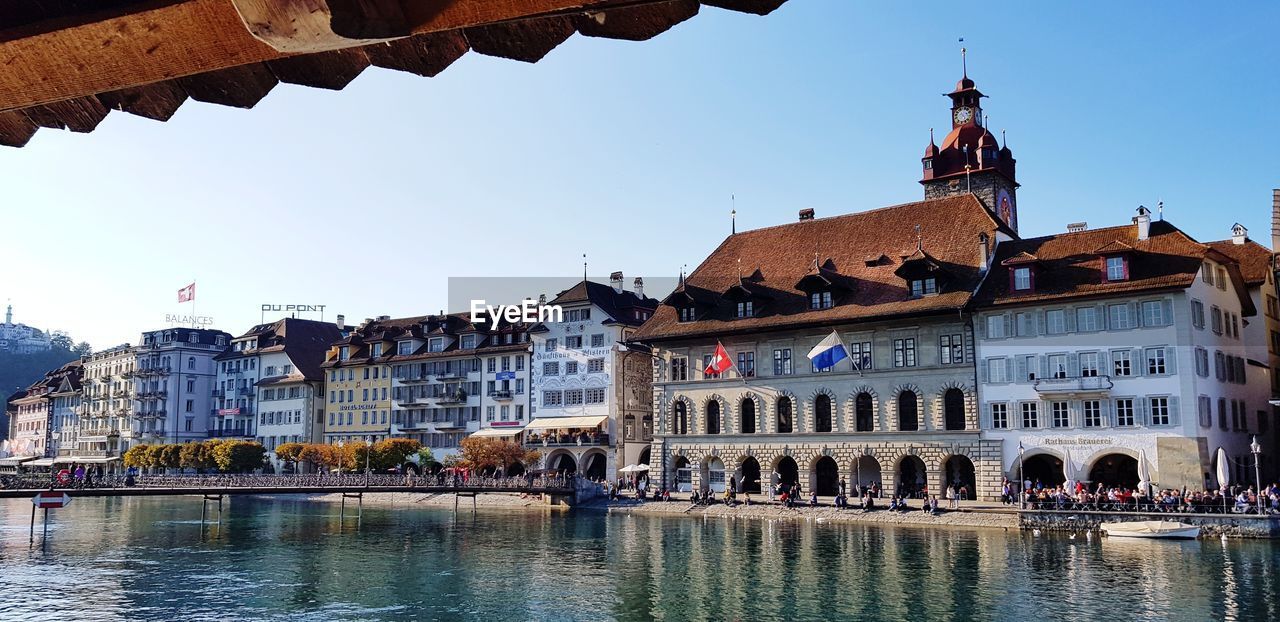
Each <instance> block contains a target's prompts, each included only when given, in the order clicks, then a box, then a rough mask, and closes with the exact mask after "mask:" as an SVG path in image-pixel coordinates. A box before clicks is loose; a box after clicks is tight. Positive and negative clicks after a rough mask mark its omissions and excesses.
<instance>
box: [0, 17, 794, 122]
mask: <svg viewBox="0 0 1280 622" xmlns="http://www.w3.org/2000/svg"><path fill="white" fill-rule="evenodd" d="M784 2H786V0H702V1H701V2H699V1H698V0H0V145H6V146H11V147H21V146H23V145H25V144H26V143H27V141H28V140H30V139H31V137H32V135H33V134H35V132H36V130H37V129H38V128H41V127H47V128H58V129H69V130H72V131H75V132H90V131H93V129H94V128H96V127H97V126H98V124H99V123H101V122H102V120H103V119H104V118H105V117H106V116H107V113H108V112H109V111H111V110H122V111H124V112H128V113H131V114H136V115H139V116H143V117H147V118H149V119H155V120H159V121H165V120H168V119H169V118H170V117H171V116H172V115H173V113H174V112H175V111H176V110H177V109H178V107H179V106H181V105H182V104H183V102H185V101H186V100H187V98H191V99H194V100H196V101H201V102H207V103H213V104H221V105H224V106H235V107H240V108H252V107H253V106H254V105H255V104H257V103H258V102H259V101H261V100H262V98H263V97H265V96H266V95H267V93H268V92H270V91H271V89H272V88H273V87H275V85H276V84H278V83H280V82H285V83H288V84H301V85H304V86H311V87H316V88H324V89H334V90H338V89H342V88H343V87H345V86H346V85H347V84H349V83H350V82H351V81H352V80H354V79H355V78H356V76H358V75H360V73H361V72H362V71H364V70H365V69H366V68H367V67H369V66H370V65H374V66H378V67H384V68H387V69H396V70H400V71H407V72H410V73H414V74H417V75H420V76H427V77H430V76H435V75H437V74H439V73H440V72H442V71H444V70H445V69H446V68H447V67H448V66H449V65H450V64H452V63H453V61H455V60H457V59H458V58H459V57H461V56H462V55H463V54H466V53H467V52H468V51H475V52H478V53H480V54H485V55H489V56H498V57H502V58H509V59H514V60H520V61H525V62H530V63H533V62H537V61H538V60H539V59H541V58H542V57H543V56H545V55H546V54H547V53H548V52H550V51H551V50H552V49H554V48H555V47H556V46H558V45H559V44H560V43H562V42H564V41H565V40H566V39H568V38H569V37H570V36H572V35H573V34H574V33H575V32H577V33H582V34H583V35H586V36H589V37H607V38H611V39H627V40H633V41H643V40H646V39H649V38H652V37H654V36H656V35H658V34H660V33H662V32H664V31H666V30H667V29H669V28H671V27H672V26H674V25H676V24H678V23H680V22H682V21H684V20H686V19H689V18H691V17H693V16H694V15H696V14H697V13H698V10H699V8H700V6H701V5H708V6H715V7H720V8H724V9H730V10H735V11H742V12H748V13H756V14H759V15H765V14H767V13H769V12H771V11H773V10H774V9H776V8H778V7H779V6H781V5H782V4H783V3H784Z"/></svg>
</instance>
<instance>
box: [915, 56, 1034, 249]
mask: <svg viewBox="0 0 1280 622" xmlns="http://www.w3.org/2000/svg"><path fill="white" fill-rule="evenodd" d="M947 97H950V98H951V132H949V133H948V134H947V136H946V137H945V138H943V139H942V146H941V147H939V146H938V145H937V144H935V143H934V140H933V130H930V131H929V146H928V147H926V148H925V151H924V157H923V158H921V162H922V163H923V165H924V176H923V177H922V178H921V179H920V183H921V185H923V186H924V198H926V199H935V198H938V197H945V196H952V195H956V194H973V195H974V196H976V197H977V198H978V200H979V201H982V204H983V205H985V206H986V207H987V209H988V210H990V211H991V213H992V214H993V215H995V216H996V217H997V218H999V219H1000V221H1001V222H1003V223H1004V224H1006V225H1008V226H1009V228H1010V229H1013V231H1014V232H1017V230H1018V203H1017V191H1018V182H1017V178H1016V176H1015V173H1014V170H1015V168H1014V165H1015V164H1016V161H1015V160H1014V159H1013V152H1012V151H1010V150H1009V147H1008V145H1007V144H1006V145H1000V144H997V141H996V137H995V136H994V135H993V134H992V133H991V132H990V131H989V130H987V128H986V127H984V126H985V125H986V118H985V117H984V116H983V114H982V98H984V97H986V95H983V94H982V92H981V91H979V90H978V88H977V86H975V85H974V83H973V80H970V79H969V74H968V71H965V73H964V77H962V78H961V79H960V81H959V82H957V83H956V89H955V90H954V91H952V92H950V93H947Z"/></svg>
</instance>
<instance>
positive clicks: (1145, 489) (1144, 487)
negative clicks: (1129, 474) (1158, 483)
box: [1138, 449, 1151, 497]
mask: <svg viewBox="0 0 1280 622" xmlns="http://www.w3.org/2000/svg"><path fill="white" fill-rule="evenodd" d="M1138 490H1139V491H1141V492H1142V494H1143V495H1146V496H1148V497H1150V496H1151V474H1150V473H1148V472H1147V452H1146V450H1145V449H1139V450H1138Z"/></svg>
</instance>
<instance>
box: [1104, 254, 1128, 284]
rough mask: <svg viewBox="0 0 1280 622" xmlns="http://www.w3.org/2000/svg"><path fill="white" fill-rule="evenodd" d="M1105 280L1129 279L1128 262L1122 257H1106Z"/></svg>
mask: <svg viewBox="0 0 1280 622" xmlns="http://www.w3.org/2000/svg"><path fill="white" fill-rule="evenodd" d="M1106 261H1107V280H1108V281H1124V280H1127V279H1128V278H1129V262H1127V261H1125V258H1124V257H1121V256H1112V257H1107V260H1106Z"/></svg>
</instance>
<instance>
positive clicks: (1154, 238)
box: [974, 221, 1252, 315]
mask: <svg viewBox="0 0 1280 622" xmlns="http://www.w3.org/2000/svg"><path fill="white" fill-rule="evenodd" d="M1121 249H1122V250H1123V252H1125V253H1127V256H1128V261H1129V266H1128V267H1129V276H1128V278H1127V279H1125V280H1123V281H1105V280H1104V279H1103V263H1102V255H1103V254H1104V253H1112V252H1115V251H1117V250H1121ZM1023 253H1026V254H1030V255H1035V257H1036V258H1037V259H1038V260H1039V262H1038V265H1037V268H1036V276H1035V288H1034V289H1033V290H1031V291H1027V292H1015V291H1013V290H1012V289H1011V287H1010V283H1009V270H1010V269H1011V268H1009V267H1008V266H1007V265H1006V264H1005V260H1007V259H1010V258H1014V257H1018V256H1020V255H1022V254H1023ZM1206 257H1214V258H1215V259H1219V260H1225V261H1226V264H1227V266H1228V269H1229V270H1230V271H1231V272H1232V276H1233V281H1235V282H1237V283H1240V282H1242V279H1241V278H1240V272H1239V268H1238V267H1237V266H1236V265H1235V264H1234V263H1233V262H1231V260H1230V258H1228V257H1224V256H1222V255H1219V254H1218V253H1215V252H1214V251H1213V250H1212V249H1211V248H1210V247H1208V246H1206V245H1204V244H1201V243H1199V242H1197V241H1195V240H1194V239H1192V238H1191V236H1188V235H1187V234H1185V233H1183V232H1182V231H1181V230H1179V229H1178V228H1177V227H1175V226H1173V225H1172V224H1170V223H1168V222H1166V221H1155V222H1152V223H1151V228H1150V230H1149V235H1148V237H1147V239H1145V240H1139V239H1138V230H1137V226H1136V225H1132V224H1130V225H1124V226H1119V227H1107V228H1103V229H1091V230H1086V231H1078V232H1072V233H1060V234H1055V235H1048V236H1044V237H1038V238H1029V239H1025V240H1014V241H1009V242H1003V243H1001V244H1000V245H999V247H998V248H997V250H996V258H995V261H994V262H992V263H993V266H994V267H993V268H992V270H991V273H990V274H989V275H988V277H987V278H986V280H985V281H984V282H983V285H982V288H981V290H980V291H979V292H978V295H977V297H976V298H975V301H974V302H975V303H976V304H977V305H980V306H982V305H1001V304H1022V303H1028V302H1042V301H1049V300H1058V299H1066V298H1081V297H1091V296H1107V295H1116V294H1129V293H1137V292H1144V291H1158V290H1167V289H1181V288H1185V287H1187V286H1189V285H1191V283H1192V282H1193V281H1194V280H1195V278H1196V276H1197V274H1198V273H1199V271H1200V266H1201V265H1202V264H1203V263H1204V260H1205V258H1206ZM1238 293H1241V294H1242V296H1243V299H1244V300H1242V304H1245V306H1246V308H1247V309H1246V311H1247V310H1248V309H1252V305H1251V304H1249V302H1248V296H1247V295H1243V289H1240V290H1239V292H1238ZM1245 315H1250V313H1248V312H1246V313H1245Z"/></svg>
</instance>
